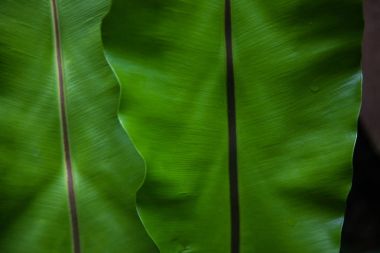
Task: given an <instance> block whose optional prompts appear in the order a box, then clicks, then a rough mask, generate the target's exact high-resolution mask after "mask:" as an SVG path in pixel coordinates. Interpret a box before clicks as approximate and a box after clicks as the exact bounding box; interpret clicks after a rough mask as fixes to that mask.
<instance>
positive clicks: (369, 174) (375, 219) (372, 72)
mask: <svg viewBox="0 0 380 253" xmlns="http://www.w3.org/2000/svg"><path fill="white" fill-rule="evenodd" d="M363 2H364V16H365V30H364V39H363V59H362V67H363V80H364V83H363V102H362V108H361V112H360V119H359V122H358V138H357V141H356V145H355V152H354V157H353V182H352V188H351V192H350V194H349V197H348V199H347V208H346V215H345V222H344V225H343V231H342V247H341V253H380V117H379V116H380V93H379V91H380V84H379V82H378V78H379V77H380V0H364V1H363Z"/></svg>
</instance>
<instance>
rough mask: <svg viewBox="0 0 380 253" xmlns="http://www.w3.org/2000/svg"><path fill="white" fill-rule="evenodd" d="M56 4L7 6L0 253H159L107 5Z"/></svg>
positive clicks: (1, 5)
mask: <svg viewBox="0 0 380 253" xmlns="http://www.w3.org/2000/svg"><path fill="white" fill-rule="evenodd" d="M56 1H57V2H55V0H52V1H41V0H18V1H14V0H1V2H0V34H1V36H0V83H1V87H0V104H1V106H0V143H1V145H0V193H1V196H0V227H1V229H0V252H2V253H26V252H30V253H37V252H38V253H63V252H74V253H79V252H91V253H96V252H98V253H105V252H110V253H118V252H119V253H125V252H130V253H133V252H140V253H148V252H149V253H150V252H156V248H155V246H154V244H153V242H152V241H151V240H150V239H149V237H148V236H147V234H146V232H145V230H144V228H143V226H142V224H141V222H140V220H139V218H138V216H137V212H136V208H135V192H136V190H137V188H138V187H139V186H140V185H141V183H142V180H143V177H144V173H145V172H144V163H143V161H142V159H141V158H140V157H139V156H138V154H137V153H136V151H135V150H134V148H133V146H132V144H131V142H130V141H129V139H128V137H127V135H126V134H125V131H124V130H123V128H122V127H121V125H120V122H119V120H118V118H117V108H118V104H119V87H118V85H117V81H116V79H115V78H114V76H113V75H112V71H111V69H110V68H109V66H108V65H107V62H106V60H105V57H104V53H103V48H102V43H101V35H100V24H101V21H102V18H103V17H104V15H105V14H106V12H107V11H108V8H109V5H110V2H109V1H106V0H99V1H90V0H84V1H76V0H56ZM55 3H56V6H55ZM55 7H56V8H55ZM55 25H57V26H55ZM59 54H61V57H59ZM60 63H61V64H62V66H61V67H60V66H59V64H60ZM60 72H61V73H60ZM60 77H62V80H60ZM62 92H63V93H64V94H62ZM61 95H62V96H61ZM63 109H65V110H64V111H63ZM65 124H67V125H66V126H65ZM66 130H67V131H66ZM65 141H67V143H64V142H65ZM70 166H71V167H72V168H70ZM70 171H71V172H72V174H73V175H72V177H73V180H74V181H73V182H74V184H73V185H70V182H69V181H70ZM68 191H72V192H71V193H70V194H68ZM74 198H75V199H74ZM69 201H71V203H70V204H68V202H69Z"/></svg>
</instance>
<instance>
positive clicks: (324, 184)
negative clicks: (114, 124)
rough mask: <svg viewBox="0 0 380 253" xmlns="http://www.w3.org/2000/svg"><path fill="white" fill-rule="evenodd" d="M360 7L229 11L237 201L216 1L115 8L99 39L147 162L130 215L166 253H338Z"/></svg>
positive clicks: (261, 5) (283, 5) (241, 4)
mask: <svg viewBox="0 0 380 253" xmlns="http://www.w3.org/2000/svg"><path fill="white" fill-rule="evenodd" d="M361 9H362V8H361V1H359V0H349V1H338V0H333V1H331V0H330V1H326V0H322V1H314V2H313V1H312V2H310V1H307V0H290V1H289V0H273V1H267V0H255V1H251V0H241V1H240V0H239V1H235V0H232V1H231V10H232V18H231V24H232V51H233V61H234V82H235V88H234V91H235V103H234V105H235V107H236V108H235V110H234V113H235V116H236V121H235V122H234V123H236V131H235V132H234V134H236V137H237V146H236V150H237V152H236V153H237V173H238V179H237V181H235V182H237V183H238V188H237V190H238V196H239V203H237V201H235V202H234V201H231V200H230V194H231V190H232V188H233V187H230V179H231V178H229V177H230V176H229V171H230V169H231V168H230V166H229V159H231V157H230V158H229V152H230V151H231V149H233V148H235V147H233V145H231V139H229V137H228V132H229V130H231V118H229V117H228V114H227V108H228V107H229V108H230V109H231V104H228V101H227V97H228V96H230V95H231V94H228V93H227V86H228V85H230V83H231V81H230V80H227V60H226V59H227V57H226V43H225V40H226V36H228V34H226V33H225V30H226V27H225V22H226V16H225V14H226V13H225V2H224V1H220V0H210V1H189V0H182V1H176V0H169V1H155V0H149V1H139V0H130V1H123V0H114V5H113V7H112V9H111V11H110V13H109V15H108V16H107V18H106V20H105V23H104V25H103V28H102V32H103V39H104V43H105V48H106V55H107V58H108V60H109V62H110V64H111V65H112V67H113V69H114V71H115V73H116V74H117V76H118V78H119V80H120V83H121V86H122V97H121V104H120V117H121V120H122V122H123V125H124V127H125V128H126V129H127V131H128V132H129V134H130V135H131V138H132V139H133V141H134V143H135V145H136V147H137V149H138V150H139V151H140V152H141V154H142V156H143V158H144V159H145V160H146V166H147V176H146V180H145V183H144V185H143V187H142V188H141V190H140V191H139V193H138V201H137V203H138V209H139V212H140V216H141V218H142V221H143V223H144V225H145V227H146V229H147V232H148V233H149V234H150V236H151V237H152V239H153V240H154V241H155V242H156V244H157V245H158V247H159V248H160V251H161V252H163V253H172V252H218V253H222V252H226V253H227V252H233V253H237V252H242V253H267V252H268V253H272V252H273V253H274V252H282V253H285V252H286V253H296V252H300V253H301V252H302V253H321V252H323V253H337V252H339V237H340V230H341V225H342V217H343V213H344V208H345V199H346V196H347V193H348V190H349V186H350V175H351V158H352V150H353V143H354V140H355V125H356V118H357V114H358V108H359V98H360V81H361V74H360V71H359V69H360V66H359V65H360V41H361V30H362V12H361ZM229 122H230V124H229ZM231 206H232V207H231ZM237 207H239V209H240V210H238V213H239V219H240V221H239V226H240V228H239V230H238V231H239V232H240V234H239V235H236V234H235V235H232V234H233V233H236V231H233V229H231V227H235V228H236V224H231V213H230V212H231V211H230V210H234V211H236V210H237ZM234 222H236V220H235V221H234ZM231 238H233V239H232V240H238V243H237V245H238V246H236V245H235V246H231V243H232V242H231ZM235 244H236V242H235ZM239 248H240V249H239Z"/></svg>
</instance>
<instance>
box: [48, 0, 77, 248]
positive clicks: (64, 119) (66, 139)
mask: <svg viewBox="0 0 380 253" xmlns="http://www.w3.org/2000/svg"><path fill="white" fill-rule="evenodd" d="M51 8H52V16H53V25H54V37H55V51H56V63H57V71H58V90H59V104H60V112H61V128H62V138H63V146H64V147H63V148H64V156H65V165H66V173H67V188H68V198H69V208H70V218H71V228H72V241H73V251H74V253H80V238H79V225H78V215H77V207H76V202H75V191H74V182H73V171H72V161H71V151H70V143H69V135H68V124H67V114H66V104H65V91H64V78H63V66H62V46H61V35H60V30H59V14H58V6H57V1H56V0H52V1H51Z"/></svg>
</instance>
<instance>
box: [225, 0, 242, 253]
mask: <svg viewBox="0 0 380 253" xmlns="http://www.w3.org/2000/svg"><path fill="white" fill-rule="evenodd" d="M224 18H225V20H224V22H225V23H224V24H225V43H226V64H227V66H226V67H227V107H228V142H229V179H230V208H231V210H230V212H231V253H239V251H240V214H239V186H238V164H237V145H236V110H235V79H234V63H233V52H232V25H231V0H225V17H224Z"/></svg>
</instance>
